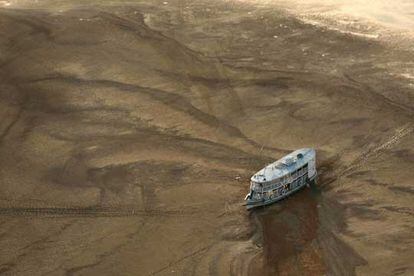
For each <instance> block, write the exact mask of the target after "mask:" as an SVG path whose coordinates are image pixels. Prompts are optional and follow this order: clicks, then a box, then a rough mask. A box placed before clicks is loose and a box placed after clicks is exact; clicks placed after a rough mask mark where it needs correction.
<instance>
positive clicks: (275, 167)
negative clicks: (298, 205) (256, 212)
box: [245, 148, 317, 209]
mask: <svg viewBox="0 0 414 276" xmlns="http://www.w3.org/2000/svg"><path fill="white" fill-rule="evenodd" d="M315 158H316V154H315V150H314V149H311V148H303V149H299V150H296V151H294V152H292V153H290V154H288V155H286V156H285V157H283V158H281V159H279V160H277V161H276V162H274V163H272V164H269V165H267V166H266V167H264V168H263V169H261V170H260V171H258V172H257V173H255V174H254V175H253V176H252V177H251V179H250V180H251V182H250V192H249V193H248V194H247V195H246V197H245V201H246V208H247V209H251V208H254V207H259V206H264V205H268V204H271V203H274V202H276V201H278V200H281V199H282V198H284V197H287V196H288V195H290V194H292V193H294V192H296V191H297V190H299V189H301V188H302V187H304V186H305V185H307V184H309V183H311V182H313V181H315V180H316V176H317V173H316V166H315Z"/></svg>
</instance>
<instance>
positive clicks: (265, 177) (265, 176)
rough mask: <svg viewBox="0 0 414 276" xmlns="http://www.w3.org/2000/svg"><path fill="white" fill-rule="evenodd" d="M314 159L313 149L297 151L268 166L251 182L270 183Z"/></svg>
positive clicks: (253, 177) (256, 174)
mask: <svg viewBox="0 0 414 276" xmlns="http://www.w3.org/2000/svg"><path fill="white" fill-rule="evenodd" d="M313 157H315V150H314V149H312V148H303V149H298V150H295V151H294V152H291V153H289V154H288V155H286V156H284V157H282V158H281V159H279V160H277V161H275V162H273V163H271V164H269V165H267V166H266V167H264V168H263V169H261V170H260V171H258V172H257V173H255V174H254V175H253V176H252V177H251V180H252V181H254V182H258V183H262V182H269V181H272V180H274V179H276V178H280V177H283V176H284V175H286V174H288V173H291V172H293V171H295V170H296V169H297V168H300V167H301V166H303V165H305V164H306V163H308V162H309V160H311V159H312V158H313Z"/></svg>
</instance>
